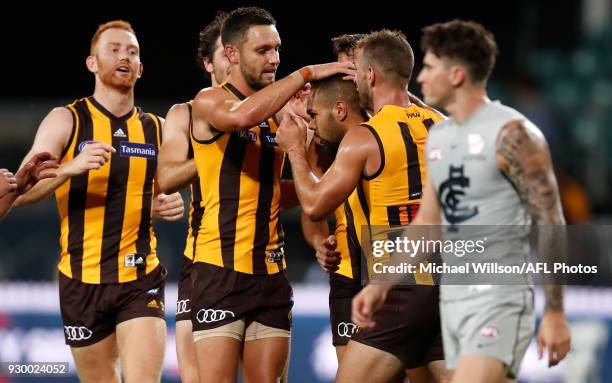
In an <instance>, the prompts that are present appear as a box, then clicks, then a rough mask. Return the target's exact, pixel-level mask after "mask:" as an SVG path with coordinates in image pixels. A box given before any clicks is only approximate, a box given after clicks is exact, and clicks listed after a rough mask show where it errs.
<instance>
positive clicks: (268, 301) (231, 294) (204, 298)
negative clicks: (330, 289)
mask: <svg viewBox="0 0 612 383" xmlns="http://www.w3.org/2000/svg"><path fill="white" fill-rule="evenodd" d="M193 272H194V276H193V278H194V279H193V281H194V284H193V292H192V294H191V302H192V305H191V307H192V309H191V323H192V326H193V331H194V332H195V331H202V330H210V329H213V328H217V327H219V326H223V325H225V324H228V323H231V322H234V321H237V320H241V319H242V320H244V321H245V324H246V327H248V326H249V325H250V324H251V323H252V322H258V323H261V324H263V325H266V326H269V327H273V328H279V329H283V330H290V329H291V308H292V307H293V290H291V286H290V285H289V280H288V279H287V275H286V272H285V271H281V272H280V273H277V274H272V275H250V274H244V273H239V272H236V271H234V270H229V269H225V268H222V267H218V266H214V265H210V264H208V263H203V262H196V263H194V265H193Z"/></svg>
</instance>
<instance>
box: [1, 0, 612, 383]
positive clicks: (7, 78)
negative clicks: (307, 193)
mask: <svg viewBox="0 0 612 383" xmlns="http://www.w3.org/2000/svg"><path fill="white" fill-rule="evenodd" d="M479 3H480V2H462V3H460V4H459V3H456V2H453V3H452V4H451V3H449V4H446V2H444V1H440V2H429V3H425V2H420V3H417V4H414V3H409V2H405V3H396V4H389V5H382V4H380V3H379V4H380V6H379V7H375V6H374V5H370V4H364V3H361V2H360V3H355V5H348V3H342V4H347V5H346V7H344V8H342V7H341V5H342V4H337V5H334V6H333V7H330V6H329V4H327V5H325V6H323V5H310V4H309V5H308V6H296V5H290V4H288V3H271V4H263V3H258V4H257V5H261V6H264V7H266V8H268V9H269V10H270V11H271V12H272V13H273V15H274V16H275V17H276V18H277V21H278V28H279V31H280V34H281V37H282V39H283V48H282V52H281V67H280V73H279V76H280V77H282V76H284V75H286V74H288V73H290V72H291V71H293V70H295V69H298V68H299V67H301V66H302V65H306V64H314V63H320V62H327V61H331V60H332V56H331V44H330V38H331V37H333V36H336V35H338V34H342V33H357V32H368V31H370V30H374V29H379V28H382V27H386V28H391V29H401V30H403V31H404V32H405V33H406V35H407V37H408V40H409V41H410V42H411V44H412V45H413V48H414V50H415V53H416V56H417V67H416V68H415V76H414V77H416V73H418V70H419V69H420V59H421V57H422V55H421V53H420V51H419V49H418V45H419V39H420V29H421V28H422V27H424V26H425V25H428V24H430V23H433V22H437V21H446V20H449V19H452V18H456V17H459V18H465V19H474V20H476V21H479V22H482V23H483V24H484V25H485V26H486V27H487V28H489V29H490V30H492V31H493V32H494V33H495V35H496V38H497V41H498V44H499V48H500V52H501V53H500V55H499V57H498V64H497V67H496V70H495V71H494V74H493V78H492V80H491V84H490V96H491V98H493V99H501V100H503V101H504V102H505V103H507V104H509V105H511V106H514V107H516V108H517V109H519V110H520V111H522V112H523V113H524V114H526V115H527V116H528V117H530V118H531V119H532V120H533V121H534V122H535V123H536V124H537V125H538V126H539V127H540V128H541V129H542V131H543V132H544V134H545V135H546V137H547V138H548V141H549V143H550V146H551V150H552V153H553V156H554V161H555V164H556V170H557V174H558V177H559V181H560V186H561V193H562V198H563V204H564V210H565V214H566V218H567V220H568V223H572V224H584V223H588V224H601V225H606V224H607V225H609V224H611V223H612V199H611V198H610V195H611V194H612V132H611V129H610V126H611V125H612V2H610V1H609V0H581V1H580V0H574V1H571V0H561V1H557V2H549V1H529V0H518V1H514V2H505V3H501V4H492V2H490V3H488V5H486V6H483V5H482V4H479ZM240 5H245V3H242V2H231V1H227V2H217V1H211V2H206V3H200V4H198V5H196V4H188V3H185V4H182V3H181V4H169V3H168V4H161V5H156V6H152V5H145V4H144V3H143V4H141V5H140V6H138V4H133V6H135V7H134V8H133V9H128V8H127V5H125V6H124V5H118V4H110V3H109V4H105V3H97V6H98V7H97V8H91V7H92V6H93V4H90V5H87V6H86V5H84V4H83V3H74V4H62V5H57V6H55V7H54V8H52V9H49V10H48V11H47V10H46V9H43V8H38V9H37V10H36V12H35V13H34V12H32V9H26V8H25V7H23V6H19V5H17V8H16V9H15V10H14V11H11V12H9V13H6V14H4V17H5V18H6V19H7V21H9V20H8V19H10V21H11V22H6V23H1V24H0V32H1V33H0V36H1V37H0V38H1V39H2V51H3V52H2V60H0V71H1V73H2V74H3V79H2V83H1V86H0V167H7V168H9V169H11V170H14V169H16V168H17V166H18V164H19V163H20V161H21V159H22V157H23V156H24V155H25V154H26V152H27V151H28V149H29V145H30V143H31V142H32V139H33V136H34V133H35V131H36V129H37V126H38V123H39V122H40V121H41V119H42V118H43V117H44V116H45V114H46V113H47V112H48V111H49V110H50V109H51V108H52V107H53V106H57V105H63V104H67V103H69V102H71V101H73V100H74V99H76V98H79V97H83V96H86V95H90V94H91V92H92V91H93V77H92V76H91V75H90V74H89V73H88V72H87V70H86V68H85V65H84V60H85V57H86V56H87V54H88V49H89V39H90V38H91V35H92V34H93V32H94V31H95V28H96V26H97V25H98V24H99V23H101V22H104V21H108V20H110V19H115V18H122V19H125V20H128V21H130V22H131V23H132V24H133V26H134V27H135V29H136V32H137V34H138V38H139V41H140V45H141V50H142V60H143V63H144V65H145V71H144V76H143V78H142V79H141V80H140V82H139V84H138V85H137V88H136V100H137V104H138V105H139V106H141V107H143V109H145V110H147V111H150V112H155V113H157V114H159V115H161V116H164V115H165V113H166V111H167V110H168V108H169V107H170V106H171V105H172V104H174V103H177V102H183V101H186V100H188V99H190V97H192V96H193V95H194V94H195V93H196V92H197V91H198V90H199V89H200V88H201V87H202V86H204V85H205V83H204V81H203V77H202V74H201V72H200V70H199V68H197V66H196V65H195V52H196V47H197V35H198V32H199V30H200V28H201V27H202V26H203V25H205V24H206V23H207V22H208V21H210V20H211V19H212V18H213V16H214V14H215V12H216V10H217V9H222V10H231V9H232V8H234V7H236V6H240ZM248 5H252V3H249V4H248ZM20 8H23V9H20ZM93 9H96V10H95V11H94V10H93ZM411 90H412V91H413V92H415V93H417V94H419V93H420V92H419V87H418V85H417V84H416V83H415V82H414V81H413V82H412V85H411ZM187 198H188V196H187V194H185V199H186V200H187ZM282 219H283V225H284V227H285V231H286V232H287V234H288V240H287V253H288V264H289V274H290V277H291V280H292V282H293V284H294V290H295V301H296V308H295V311H294V318H295V327H294V333H293V334H294V338H293V346H292V362H291V368H290V379H291V381H293V382H328V381H331V380H333V377H334V374H335V355H334V353H333V349H332V347H331V333H330V328H329V322H328V308H327V291H328V290H327V276H326V275H325V274H324V273H323V272H322V271H321V270H320V269H319V267H318V265H317V264H316V263H315V262H314V257H313V252H312V250H311V249H310V248H309V247H308V246H307V245H306V244H305V242H304V241H303V238H302V234H301V231H300V226H299V209H294V210H292V211H288V212H285V213H284V214H283V216H282ZM155 226H156V230H157V234H158V243H159V247H158V253H159V255H160V258H161V259H162V261H163V263H164V264H165V265H166V267H167V268H168V270H169V281H170V284H169V287H168V288H167V295H166V303H167V307H168V309H169V310H168V318H169V320H168V326H169V329H170V331H169V338H168V348H167V353H166V362H165V370H164V380H165V381H169V382H170V381H178V367H177V364H176V356H175V351H174V343H173V332H172V329H173V326H174V315H173V309H174V302H175V300H176V280H177V278H178V271H179V267H180V261H181V257H182V250H183V246H184V241H185V230H186V221H181V222H178V223H171V224H168V223H159V222H157V223H156V224H155ZM58 233H59V224H58V218H57V212H56V210H55V202H54V201H53V199H48V200H46V201H44V202H42V203H39V204H37V205H34V206H27V207H23V208H19V209H15V210H13V211H12V212H11V213H10V214H9V216H8V217H7V218H6V219H5V220H4V221H3V222H0V361H71V356H70V352H69V349H68V348H67V346H65V345H64V344H63V335H62V334H63V333H62V328H61V321H60V317H59V307H58V297H57V288H56V285H55V280H56V276H57V271H56V262H57V255H58V244H57V238H58ZM603 261H604V262H605V263H610V262H612V260H610V259H607V260H603ZM537 304H538V307H539V308H540V312H541V306H542V304H543V301H542V299H541V296H538V298H537ZM567 308H568V312H569V316H570V318H571V323H572V331H573V342H574V351H573V353H572V354H571V356H570V357H569V358H568V359H567V360H566V361H565V362H563V363H562V364H561V365H560V366H558V367H556V368H553V369H547V368H546V367H545V365H544V363H543V362H542V363H541V362H539V361H537V357H536V354H535V349H534V348H532V349H530V351H529V353H528V355H527V356H526V358H525V361H524V363H523V370H522V372H521V376H520V378H521V381H522V382H589V383H590V382H593V383H596V382H602V383H603V382H612V346H611V345H612V338H611V336H612V290H610V289H609V288H606V287H594V286H585V287H572V288H570V289H569V291H568V300H567ZM532 346H533V345H532ZM72 370H74V369H72ZM5 381H8V380H4V378H1V377H0V382H5ZM20 381H21V380H20ZM23 381H26V380H23ZM37 381H40V380H37Z"/></svg>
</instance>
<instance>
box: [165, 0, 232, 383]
mask: <svg viewBox="0 0 612 383" xmlns="http://www.w3.org/2000/svg"><path fill="white" fill-rule="evenodd" d="M226 17H227V13H225V12H219V13H217V16H216V17H215V19H214V20H213V21H212V22H210V23H209V24H208V25H206V26H205V27H204V28H203V29H202V31H201V32H200V35H199V40H200V43H199V46H198V61H197V63H198V65H199V66H200V67H201V68H202V70H203V71H204V75H205V76H206V78H209V79H210V82H211V85H212V86H219V84H221V83H222V82H224V81H225V78H226V77H227V75H228V72H229V61H228V60H227V57H226V56H225V50H224V49H223V44H221V26H222V25H223V21H224V20H225V18H226ZM191 126H192V101H189V102H185V103H181V104H176V105H173V106H172V108H170V110H169V111H168V114H167V115H166V121H165V122H164V127H163V133H164V142H163V144H162V146H161V149H160V151H159V161H158V164H157V168H158V175H159V176H158V179H157V180H158V182H159V187H160V189H161V190H163V191H164V192H166V193H170V192H175V191H177V190H179V189H182V188H183V187H186V186H189V189H190V191H191V204H190V209H189V226H188V230H187V241H186V245H185V251H184V257H183V261H182V265H181V273H180V276H179V283H178V300H177V304H176V355H177V358H178V363H179V370H180V375H181V381H182V382H197V381H198V380H199V376H198V365H197V362H196V355H195V345H194V343H193V334H192V328H191V299H190V297H191V289H192V286H193V280H192V278H191V271H192V265H193V255H194V244H195V241H196V237H197V234H198V230H199V227H200V224H201V223H202V216H203V214H204V203H203V202H202V193H201V191H200V180H199V179H198V172H197V169H196V165H195V161H194V159H193V148H192V147H191V139H190V132H191Z"/></svg>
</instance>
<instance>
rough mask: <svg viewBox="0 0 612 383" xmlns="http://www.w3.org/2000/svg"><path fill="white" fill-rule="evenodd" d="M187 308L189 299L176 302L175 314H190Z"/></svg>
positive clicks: (189, 309)
mask: <svg viewBox="0 0 612 383" xmlns="http://www.w3.org/2000/svg"><path fill="white" fill-rule="evenodd" d="M188 306H189V299H183V300H180V301H176V313H177V315H178V314H185V313H189V312H191V308H189V307H188Z"/></svg>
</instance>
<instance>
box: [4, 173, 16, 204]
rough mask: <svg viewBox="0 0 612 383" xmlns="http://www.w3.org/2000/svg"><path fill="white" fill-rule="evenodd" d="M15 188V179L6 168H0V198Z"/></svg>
mask: <svg viewBox="0 0 612 383" xmlns="http://www.w3.org/2000/svg"><path fill="white" fill-rule="evenodd" d="M15 189H17V180H16V179H15V176H14V175H13V173H11V172H9V171H8V169H0V198H2V197H4V196H5V195H6V194H7V193H10V192H12V191H14V190H15Z"/></svg>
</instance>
